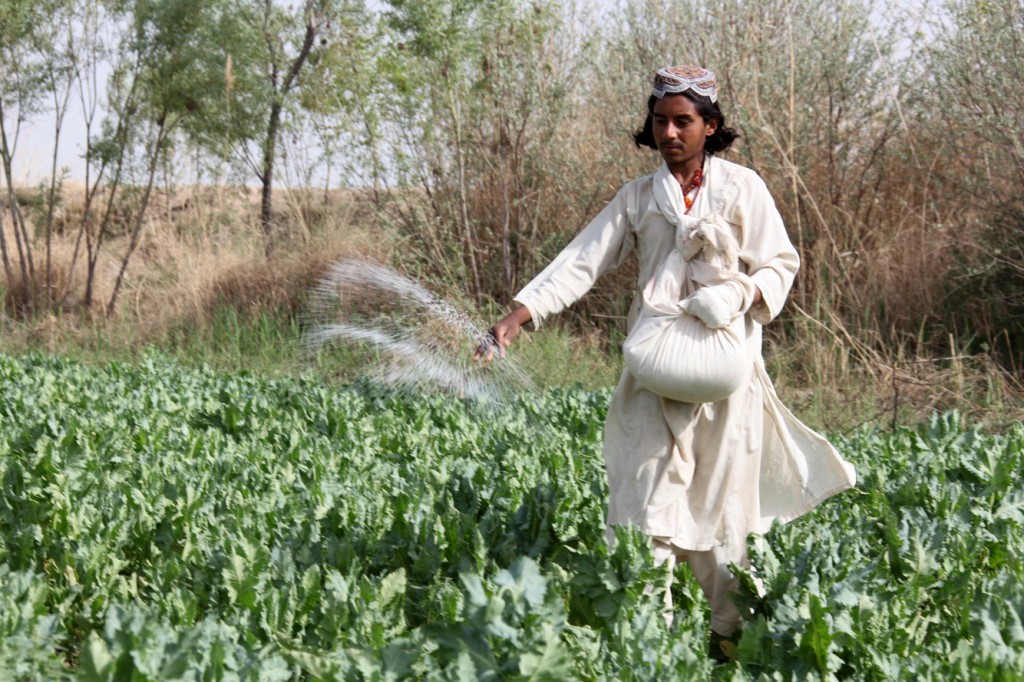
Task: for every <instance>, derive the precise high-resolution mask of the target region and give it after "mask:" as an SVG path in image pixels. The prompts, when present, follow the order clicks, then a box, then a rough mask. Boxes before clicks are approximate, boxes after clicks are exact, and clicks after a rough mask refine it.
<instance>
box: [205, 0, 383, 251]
mask: <svg viewBox="0 0 1024 682" xmlns="http://www.w3.org/2000/svg"><path fill="white" fill-rule="evenodd" d="M364 17H365V10H364V7H363V5H362V3H361V2H357V1H352V0H304V2H302V3H301V4H299V5H298V6H297V7H296V8H295V9H294V10H291V9H289V8H286V7H284V6H282V5H281V4H279V3H276V2H273V0H233V1H229V2H226V3H225V4H224V6H223V7H222V9H221V12H220V15H219V21H218V25H219V35H220V41H221V43H220V44H221V45H222V47H221V52H222V54H224V55H225V72H226V74H227V90H226V96H225V98H224V100H223V101H222V104H223V106H222V108H221V110H220V111H219V112H208V113H209V114H210V115H207V116H204V117H203V118H202V119H201V120H200V119H197V120H196V121H195V123H196V125H195V126H194V127H192V128H191V132H192V134H193V135H195V136H196V138H197V139H199V140H202V141H203V142H204V143H205V144H206V145H207V147H208V148H210V149H212V150H221V149H230V150H231V155H232V156H235V157H237V158H238V159H240V160H241V161H242V162H243V163H244V164H245V166H246V167H247V168H248V170H249V171H250V172H251V173H253V174H254V175H255V176H256V177H257V178H258V179H259V181H260V184H261V194H260V225H261V227H262V230H263V235H264V245H265V251H266V254H267V255H268V256H269V255H270V253H271V252H272V250H273V243H274V216H273V190H274V180H275V170H276V164H277V162H278V160H279V153H280V145H279V142H280V138H281V135H282V132H283V131H284V130H285V129H287V128H288V127H290V126H291V125H293V120H292V119H294V117H296V116H298V115H299V112H300V111H301V109H302V106H303V101H304V99H305V101H310V100H311V99H316V100H317V101H318V102H319V103H320V105H321V106H322V105H323V104H324V103H325V102H328V101H329V100H328V99H325V98H304V93H308V92H309V91H312V90H315V89H316V88H317V87H318V86H319V87H326V86H328V85H331V84H332V83H333V82H334V81H333V80H332V79H330V78H325V77H324V76H325V75H326V72H325V71H324V70H323V69H317V68H311V65H315V64H317V63H319V62H322V61H323V59H322V53H324V52H326V51H328V49H329V46H330V42H329V40H328V38H329V37H338V36H342V35H344V33H343V32H341V31H338V30H336V28H337V27H338V26H339V25H342V24H348V25H352V24H355V23H357V22H358V21H359V20H360V19H361V18H364Z"/></svg>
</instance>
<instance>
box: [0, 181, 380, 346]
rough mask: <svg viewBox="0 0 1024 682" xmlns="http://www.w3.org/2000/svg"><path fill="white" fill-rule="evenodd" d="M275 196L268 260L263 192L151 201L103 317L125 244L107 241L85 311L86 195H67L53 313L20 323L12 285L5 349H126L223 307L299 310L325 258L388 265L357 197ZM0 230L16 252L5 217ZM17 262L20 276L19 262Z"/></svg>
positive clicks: (39, 267) (39, 284)
mask: <svg viewBox="0 0 1024 682" xmlns="http://www.w3.org/2000/svg"><path fill="white" fill-rule="evenodd" d="M21 195H22V196H24V197H25V200H26V202H27V201H28V200H29V199H30V198H31V195H30V194H29V193H28V192H27V191H22V192H21ZM276 198H277V200H278V206H281V207H282V208H281V210H280V212H279V214H278V216H277V218H278V225H279V227H278V233H277V235H276V242H275V247H276V248H275V251H274V254H273V255H272V256H271V257H270V258H267V257H266V256H265V255H264V242H263V235H262V232H261V231H260V230H259V228H258V224H257V206H258V204H257V202H258V193H256V192H253V191H252V190H251V189H248V188H218V189H215V190H210V189H205V188H182V189H177V190H175V192H173V193H170V194H168V193H162V194H160V195H158V196H157V197H156V198H155V200H154V201H153V204H152V206H151V210H150V211H149V212H148V213H147V225H146V227H145V229H144V230H143V233H142V240H141V242H140V244H139V246H138V249H137V251H136V252H135V254H134V255H133V257H132V259H131V260H130V262H129V266H128V269H127V272H126V276H125V283H124V285H123V288H122V291H121V294H120V298H119V303H118V306H117V309H116V311H115V314H114V315H113V316H112V317H111V318H110V319H106V316H105V309H106V305H107V302H108V301H109V300H110V296H111V294H112V291H113V285H114V281H115V279H116V276H117V272H118V269H119V268H120V265H121V258H122V256H123V253H124V251H125V249H126V246H127V237H126V236H124V235H120V236H116V237H113V238H111V239H110V240H109V241H108V242H107V243H106V244H105V246H104V248H103V249H102V251H101V253H100V257H99V259H98V261H97V267H96V280H95V284H94V291H93V301H92V305H91V306H90V307H89V308H88V309H86V308H85V307H84V306H83V296H84V292H85V286H86V258H85V253H84V248H83V249H82V252H81V253H80V254H79V256H78V258H77V259H75V257H74V253H75V243H76V238H77V236H78V235H77V229H78V225H79V224H80V218H81V214H82V204H81V195H80V194H79V195H77V196H68V197H66V198H65V202H64V206H63V209H62V211H61V216H62V217H64V218H67V217H71V225H72V226H71V227H70V228H69V229H64V230H62V231H61V233H57V234H55V235H54V238H53V241H52V247H51V248H52V252H51V258H52V267H51V278H50V281H51V288H52V291H53V292H54V300H55V303H54V306H53V307H52V308H51V310H50V311H49V312H48V313H46V314H42V313H36V314H35V315H24V314H23V313H24V311H23V310H22V309H21V308H20V307H19V305H18V304H17V301H20V300H21V298H22V296H21V295H22V294H23V291H24V284H23V282H22V280H21V278H20V276H16V278H15V280H14V284H13V286H11V287H8V288H7V289H6V291H5V300H6V308H7V311H8V314H9V315H11V316H12V317H9V318H8V326H9V333H8V335H7V336H8V339H7V344H8V345H11V344H12V342H13V343H14V345H23V346H28V347H32V346H34V345H35V344H37V343H40V342H41V343H42V344H44V345H45V347H46V348H47V349H49V350H51V351H56V350H59V348H60V347H61V346H62V345H64V344H67V343H74V342H75V340H76V339H81V338H82V337H83V335H84V336H90V335H93V334H95V333H96V331H97V330H98V329H99V330H103V331H104V332H106V333H107V334H109V335H110V336H118V335H121V336H124V337H127V338H128V339H130V343H133V344H145V343H152V342H158V341H159V339H161V338H162V337H163V336H164V334H165V333H166V332H167V331H168V330H171V329H175V328H178V327H180V326H181V325H182V323H183V322H188V323H192V324H196V325H203V324H205V323H207V322H209V321H210V320H211V319H212V318H213V316H214V314H215V313H216V311H217V309H218V308H219V307H221V306H228V307H231V308H233V309H235V310H237V311H239V312H242V313H243V314H245V315H248V316H256V315H258V314H260V313H262V312H267V311H275V312H280V313H284V314H287V315H290V314H293V313H295V312H297V311H298V310H299V309H300V307H301V306H302V303H303V297H304V295H305V292H306V291H308V289H309V288H310V286H312V284H313V283H314V282H315V281H316V280H317V279H318V277H319V276H320V274H321V273H322V272H323V270H324V269H325V268H326V266H327V265H328V264H329V263H331V262H332V261H334V260H337V259H339V258H341V257H344V256H352V255H357V254H358V255H362V256H365V257H369V258H373V259H378V260H384V261H388V260H390V259H391V256H392V253H391V249H392V248H393V247H392V240H391V239H390V238H389V237H388V236H386V235H383V234H381V232H380V231H379V229H378V228H377V227H376V221H375V220H373V219H372V214H371V213H368V212H367V211H366V210H365V202H363V201H362V200H361V199H360V197H359V196H358V195H357V194H355V193H352V192H345V191H340V190H339V191H336V192H333V193H331V194H329V195H327V196H326V197H325V196H324V195H323V193H322V192H321V193H318V194H317V196H316V197H309V196H306V197H303V196H301V195H297V194H296V193H293V192H289V191H281V192H279V195H278V197H276ZM76 218H77V219H76ZM4 227H5V236H6V237H7V240H8V244H9V245H12V244H13V243H14V242H13V238H14V233H13V228H12V226H11V223H10V221H9V220H8V221H6V222H5V225H4ZM31 229H34V228H32V227H31V226H30V230H31ZM33 248H34V254H33V256H34V261H35V266H36V272H35V275H36V277H35V280H33V281H32V283H31V286H32V290H33V292H34V296H35V299H36V300H37V301H42V300H45V289H46V287H45V274H44V273H45V251H44V249H45V243H44V241H43V240H42V239H37V240H36V243H34V244H33ZM12 256H14V257H15V259H16V255H15V254H12ZM73 261H75V264H74V269H73V270H72V262H73ZM12 265H13V266H14V267H15V269H17V261H16V260H15V261H14V263H12ZM12 336H13V337H15V338H14V339H12V338H11V337H12ZM16 338H21V339H22V341H23V343H21V344H19V343H17V341H16Z"/></svg>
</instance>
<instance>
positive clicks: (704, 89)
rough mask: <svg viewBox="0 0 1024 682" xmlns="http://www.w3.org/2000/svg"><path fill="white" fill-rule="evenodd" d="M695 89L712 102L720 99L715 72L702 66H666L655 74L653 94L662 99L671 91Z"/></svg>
mask: <svg viewBox="0 0 1024 682" xmlns="http://www.w3.org/2000/svg"><path fill="white" fill-rule="evenodd" d="M686 90H693V91H694V92H695V93H697V94H698V95H703V96H704V97H707V98H708V99H710V100H711V101H712V102H717V101H718V82H717V81H715V74H714V73H712V72H711V71H708V70H707V69H705V68H703V67H700V66H666V67H665V68H663V69H658V71H657V73H655V74H654V85H653V88H652V90H651V92H652V94H653V95H654V96H655V97H657V98H658V99H661V98H662V97H664V96H665V95H667V94H669V93H677V92H684V91H686Z"/></svg>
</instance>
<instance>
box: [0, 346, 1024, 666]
mask: <svg viewBox="0 0 1024 682" xmlns="http://www.w3.org/2000/svg"><path fill="white" fill-rule="evenodd" d="M0 391H2V392H3V395H4V401H3V404H2V405H0V477H2V480H3V488H2V492H0V677H4V678H5V679H61V678H73V677H77V678H80V679H88V680H113V679H134V680H200V679H242V680H275V679H280V680H286V679H308V678H314V679H345V680H364V679H365V680H369V679H374V680H397V679H436V680H442V679H443V680H485V679H495V680H496V679H533V680H571V679H586V680H670V679H679V680H689V679H702V678H708V677H711V676H712V675H715V676H719V675H721V676H724V677H729V676H732V675H735V676H736V678H737V679H744V678H747V677H750V676H755V677H756V676H758V675H763V676H766V677H769V678H772V679H787V680H788V679H813V678H818V677H824V678H828V679H972V680H973V679H1013V678H1014V677H1015V676H1019V675H1020V674H1021V673H1022V672H1024V670H1022V667H1021V666H1022V663H1021V661H1024V630H1022V628H1021V618H1022V617H1024V612H1022V609H1021V604H1024V593H1022V588H1021V585H1022V584H1024V583H1022V581H1021V578H1022V572H1024V571H1022V565H1021V556H1022V549H1024V546H1022V544H1021V542H1022V540H1021V538H1022V537H1024V534H1022V533H1021V525H1022V523H1024V513H1022V511H1021V510H1022V508H1024V487H1022V483H1021V481H1020V479H1019V477H1016V476H1015V475H1014V472H1015V471H1018V470H1019V469H1020V467H1021V466H1022V464H1024V462H1022V461H1021V459H1022V457H1024V454H1022V453H1024V448H1022V444H1024V428H1020V427H1018V428H1015V429H1013V430H1011V431H1010V432H1009V433H1007V434H1005V435H984V434H980V433H975V432H973V431H967V430H963V429H961V428H960V426H959V425H958V419H957V418H956V416H955V415H949V416H946V417H941V418H939V417H936V419H935V420H933V422H932V423H931V424H930V425H927V426H926V427H925V428H922V429H909V428H908V429H901V430H899V431H898V432H896V433H892V434H881V433H873V432H867V431H863V432H858V433H856V434H854V435H853V436H851V437H849V438H846V439H843V440H841V441H840V442H839V445H840V447H841V449H842V450H843V452H844V454H845V455H846V456H847V457H848V458H850V459H851V460H852V461H854V462H855V463H857V464H858V467H859V471H860V472H861V476H862V483H861V485H860V486H859V487H858V488H857V489H856V490H854V491H850V492H848V493H844V494H843V495H842V496H840V497H839V498H837V499H835V500H832V501H830V502H828V503H826V504H825V505H823V506H822V507H821V508H819V509H818V510H817V511H815V512H814V513H812V514H811V515H809V516H808V517H806V518H804V519H801V520H799V521H796V522H793V523H791V524H789V525H787V526H783V527H777V528H775V529H773V530H772V531H771V533H769V535H768V537H767V538H766V543H765V544H766V546H767V547H766V548H762V549H760V550H757V551H756V553H755V555H754V566H755V571H756V573H757V575H758V576H759V577H760V579H761V580H762V581H763V584H764V588H765V590H764V593H763V595H759V593H758V592H757V591H756V590H755V589H754V586H753V582H752V576H750V575H748V574H742V577H743V579H744V581H745V584H746V586H747V587H746V589H745V590H744V591H743V593H742V594H741V595H740V597H739V598H740V600H741V602H742V603H743V604H744V605H745V606H746V607H747V608H750V609H751V610H752V616H751V618H750V623H749V625H748V627H747V628H746V630H745V632H744V634H743V638H742V640H741V642H740V663H739V664H731V665H728V666H724V667H721V668H718V669H714V668H713V667H712V665H711V663H710V662H709V661H708V659H707V657H706V655H705V648H706V637H707V616H708V614H707V612H706V605H705V603H704V600H703V597H702V596H701V594H700V590H699V588H698V587H697V586H696V584H695V583H694V581H693V580H692V578H691V577H690V575H689V572H688V569H686V568H685V567H681V568H679V569H678V571H677V576H676V577H677V581H676V584H675V587H674V588H673V589H674V591H675V594H674V596H675V602H676V604H677V613H676V616H675V621H674V623H673V625H672V626H671V627H670V628H669V627H666V625H665V622H664V619H663V618H662V613H661V610H660V604H661V595H660V594H659V593H658V589H654V590H653V591H652V590H648V589H646V588H647V586H648V585H649V584H652V583H653V584H662V583H663V578H664V574H663V571H662V569H658V568H656V567H654V566H653V565H652V560H651V554H650V551H649V548H648V546H647V542H646V540H645V538H644V537H642V536H641V535H640V534H638V533H636V532H634V531H632V530H628V529H620V530H619V531H618V532H617V541H616V543H615V545H614V549H613V550H610V549H609V548H608V546H607V544H606V543H605V540H604V537H603V534H604V526H603V516H604V503H605V498H606V494H607V491H606V488H605V483H604V481H605V477H604V471H603V466H602V462H601V456H600V433H601V424H602V421H603V418H604V412H605V405H606V403H607V400H608V398H609V395H608V392H607V391H597V392H588V391H583V390H580V389H571V390H565V389H561V390H551V391H547V392H544V393H540V394H534V395H523V396H522V397H520V398H519V399H517V400H516V401H514V402H513V403H512V404H509V405H505V406H503V407H501V408H495V409H492V410H484V409H483V408H481V407H479V406H472V405H466V404H463V403H461V402H458V401H453V400H449V399H446V398H443V397H429V396H424V397H421V398H417V399H407V398H406V399H399V398H397V397H395V396H393V395H389V394H387V393H386V392H383V391H381V390H379V389H377V388H375V387H373V386H355V387H352V388H346V389H339V390H335V389H329V388H326V387H324V386H323V385H322V384H321V383H320V382H318V381H317V380H316V379H314V378H306V379H299V380H290V379H267V378H261V377H257V376H250V375H244V374H243V375H238V376H224V375H219V374H216V373H214V372H212V371H210V370H186V369H182V368H180V367H177V366H175V365H173V364H172V363H170V362H168V361H166V360H165V359H163V358H161V357H159V356H155V355H151V356H149V357H148V358H146V359H145V360H144V361H143V362H141V363H140V364H139V365H131V366H129V365H121V364H113V365H110V366H107V367H105V368H90V367H86V366H83V365H80V364H76V363H73V362H70V361H67V360H60V359H55V358H47V357H27V358H22V359H12V358H10V357H4V356H0Z"/></svg>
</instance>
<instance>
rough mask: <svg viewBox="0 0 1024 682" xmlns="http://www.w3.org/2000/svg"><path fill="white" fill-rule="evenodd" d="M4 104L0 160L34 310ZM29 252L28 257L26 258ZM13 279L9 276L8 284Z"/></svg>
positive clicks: (26, 292) (24, 279)
mask: <svg viewBox="0 0 1024 682" xmlns="http://www.w3.org/2000/svg"><path fill="white" fill-rule="evenodd" d="M4 113H5V112H4V110H3V105H2V103H0V161H2V163H3V173H4V179H5V180H6V182H7V201H8V203H9V208H10V210H11V223H12V224H13V226H14V245H15V247H17V249H18V264H19V266H20V268H21V282H22V286H23V287H24V294H23V300H24V303H25V306H26V307H27V308H28V310H32V279H31V276H30V272H31V271H32V269H33V268H32V252H31V250H30V246H29V245H28V244H27V243H26V244H25V245H24V247H23V246H22V243H21V242H22V236H23V235H24V236H25V238H27V237H28V233H27V232H26V231H25V226H24V218H23V217H22V215H21V207H20V206H18V197H17V196H15V194H14V173H13V171H12V169H11V161H12V160H11V152H10V148H9V147H8V144H7V130H6V129H5V128H4V126H3V115H4ZM26 254H27V258H26ZM26 261H27V262H26ZM13 283H14V282H13V280H11V279H10V277H8V286H10V285H12V284H13Z"/></svg>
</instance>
